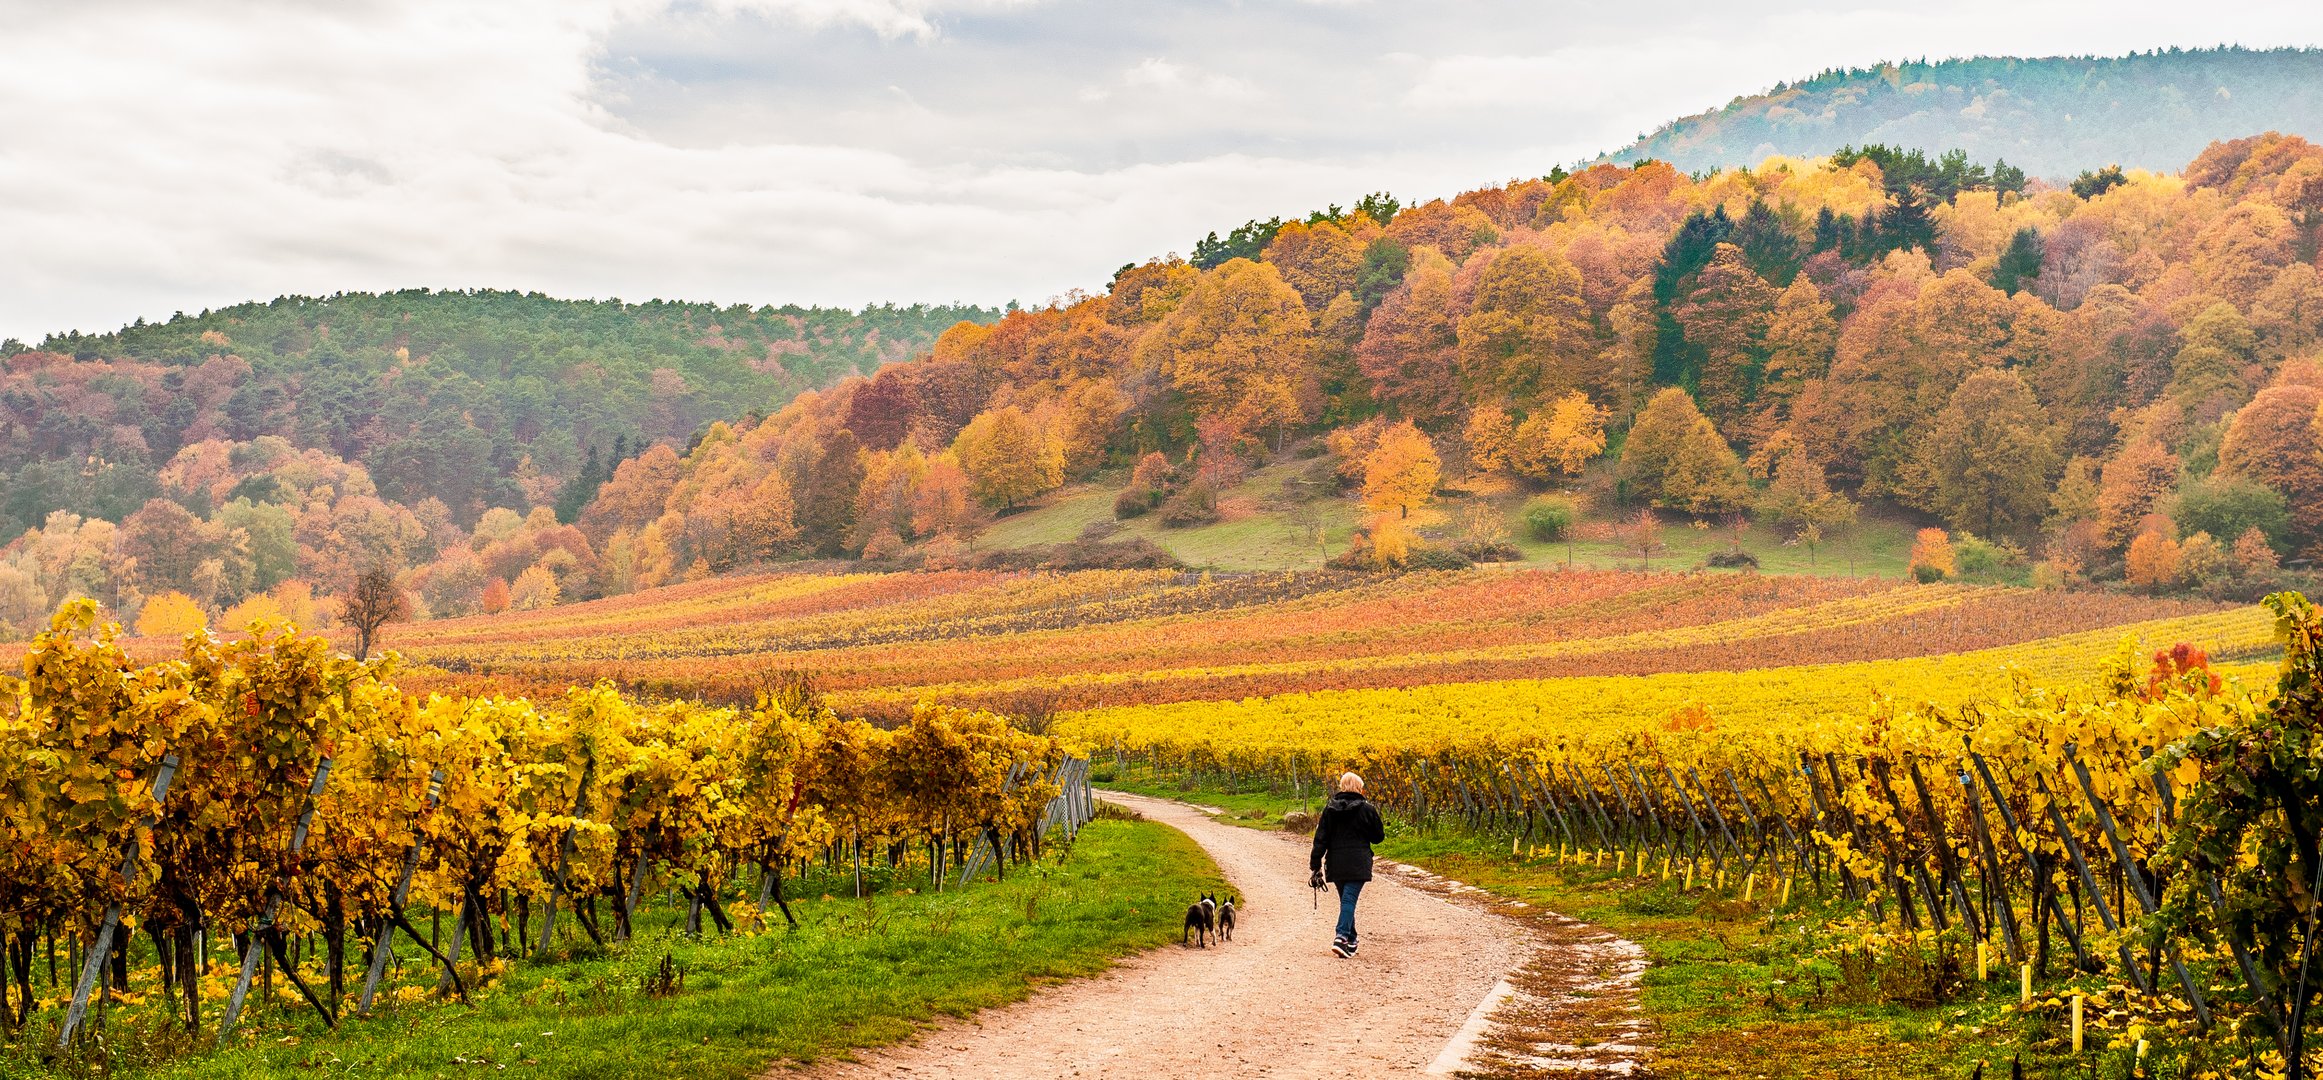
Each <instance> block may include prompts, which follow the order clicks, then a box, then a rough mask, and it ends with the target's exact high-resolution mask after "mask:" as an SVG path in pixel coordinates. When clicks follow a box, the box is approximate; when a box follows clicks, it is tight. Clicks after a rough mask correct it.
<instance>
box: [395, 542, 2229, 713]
mask: <svg viewBox="0 0 2323 1080" xmlns="http://www.w3.org/2000/svg"><path fill="white" fill-rule="evenodd" d="M2132 632H2134V633H2138V634H2140V635H2142V636H2145V637H2151V638H2155V639H2160V638H2164V637H2167V638H2170V639H2171V640H2173V641H2174V640H2177V639H2179V638H2189V639H2197V640H2201V641H2204V642H2205V643H2206V644H2208V645H2210V646H2211V647H2213V648H2214V649H2215V650H2222V653H2221V655H2222V657H2223V658H2228V659H2231V658H2232V657H2234V656H2235V655H2236V653H2235V652H2234V650H2235V649H2238V648H2240V649H2246V650H2248V649H2258V648H2263V647H2264V642H2265V640H2266V625H2265V620H2264V619H2263V618H2262V617H2260V616H2259V615H2258V613H2257V612H2256V610H2255V609H2227V608H2223V607H2221V606H2219V605H2214V604H2204V603H2197V602H2189V601H2158V600H2147V599H2141V598H2135V597H2128V596H2119V595H2110V594H2099V593H2054V592H2034V591H2027V590H2021V589H2009V588H2001V587H1971V586H1959V585H1937V586H1921V585H1912V584H1903V583H1898V582H1895V581H1882V580H1868V579H1843V578H1806V577H1759V576H1753V575H1727V574H1672V573H1654V574H1643V573H1634V572H1622V571H1603V570H1580V571H1567V572H1552V571H1513V572H1512V571H1490V570H1487V571H1470V572H1454V573H1431V574H1410V575H1403V576H1398V577H1388V578H1383V577H1377V576H1372V575H1363V574H1341V573H1329V572H1299V573H1274V574H1249V575H1234V576H1227V575H1216V576H1213V575H1206V574H1181V573H1172V572H1165V571H1087V572H1079V573H1069V574H1052V573H1013V572H985V571H960V572H942V573H928V574H844V575H771V576H761V577H752V578H739V579H722V580H717V581H706V582H698V583H693V584H687V585H680V586H675V587H672V588H667V589H660V590H655V591H652V592H647V593H640V594H636V595H633V596H627V597H622V598H619V599H614V600H605V601H597V602H593V603H587V604H576V605H572V606H570V607H560V608H553V609H549V610H546V611H539V612H529V613H510V614H505V615H501V616H496V617H489V618H478V619H464V620H446V621H439V622H428V623H417V624H410V625H405V626H399V627H395V628H393V629H392V630H391V631H390V633H389V635H388V638H387V646H388V647H390V648H394V649H396V650H399V651H400V652H402V653H403V655H404V656H405V658H406V661H407V664H408V665H409V666H408V667H407V668H406V670H405V673H404V676H403V681H404V682H405V683H406V684H407V685H412V686H420V687H431V686H432V687H443V688H451V687H454V686H457V687H460V688H464V689H475V688H489V689H500V690H507V691H511V692H516V691H524V692H537V691H540V690H543V689H547V688H559V689H561V688H562V687H564V686H567V685H571V684H573V683H576V682H580V683H585V682H590V681H594V680H597V679H608V678H609V679H613V680H615V681H616V682H619V683H621V684H622V685H624V686H627V687H631V688H634V689H637V690H640V691H643V692H646V693H652V694H665V695H679V696H694V695H698V696H704V697H711V698H720V699H735V698H742V697H746V696H748V695H749V693H750V692H751V691H752V689H753V688H754V687H756V686H757V685H759V684H760V683H761V682H762V681H763V680H764V679H766V678H767V677H768V676H769V675H771V674H772V673H774V672H777V671H784V670H791V671H807V672H812V673H814V674H815V675H816V677H817V679H818V680H819V681H820V683H821V685H822V686H823V688H824V689H825V691H826V692H827V693H829V694H830V696H831V699H832V702H833V704H834V705H835V706H837V707H838V708H839V709H841V710H842V711H849V712H861V713H865V714H869V715H875V716H901V715H904V714H907V713H908V712H909V711H910V709H911V707H912V705H913V704H914V703H915V702H917V701H919V700H921V699H923V698H933V699H937V700H941V701H946V702H951V703H958V704H976V705H991V706H997V707H1001V708H1005V709H1009V710H1011V711H1020V712H1037V713H1041V714H1044V715H1047V714H1055V713H1060V712H1075V713H1078V712H1085V711H1087V710H1093V709H1109V708H1118V707H1127V706H1166V705H1170V704H1172V703H1193V702H1220V701H1228V702H1233V701H1244V700H1245V699H1250V698H1255V697H1262V696H1271V695H1284V694H1297V695H1303V696H1302V697H1300V698H1298V699H1296V701H1297V703H1298V707H1299V708H1307V707H1310V704H1311V703H1315V702H1332V701H1337V700H1338V699H1335V698H1331V697H1329V695H1331V694H1336V693H1341V692H1348V691H1373V692H1377V691H1387V690H1397V689H1404V688H1420V687H1431V686H1438V685H1441V684H1462V685H1466V684H1489V685H1490V686H1492V687H1496V688H1497V689H1495V690H1493V691H1491V692H1492V693H1495V694H1499V695H1501V696H1503V697H1506V698H1508V699H1509V700H1521V701H1522V702H1524V704H1523V705H1522V707H1521V712H1522V713H1523V714H1524V715H1525V716H1527V717H1532V716H1534V715H1536V713H1537V714H1538V715H1541V716H1554V715H1563V714H1569V713H1573V712H1574V711H1575V710H1576V709H1581V708H1584V707H1585V708H1587V709H1590V710H1598V709H1613V710H1615V711H1617V712H1628V713H1635V714H1637V715H1646V714H1650V715H1651V716H1652V717H1655V718H1658V717H1660V716H1661V715H1662V714H1663V713H1665V712H1667V711H1668V710H1669V709H1670V708H1673V707H1676V706H1677V705H1681V704H1685V703H1686V702H1688V701H1690V700H1696V699H1702V700H1705V701H1708V700H1710V699H1717V700H1718V701H1720V702H1721V704H1720V705H1717V706H1713V711H1720V712H1724V711H1727V710H1728V709H1730V708H1731V709H1733V710H1736V711H1737V712H1738V713H1739V712H1743V711H1747V710H1746V709H1744V707H1743V706H1742V705H1741V704H1740V702H1741V701H1742V700H1744V699H1748V700H1750V701H1754V702H1757V703H1758V705H1757V706H1755V707H1756V708H1761V709H1777V710H1782V709H1798V708H1809V707H1826V706H1834V705H1837V704H1839V703H1842V702H1845V703H1849V704H1860V703H1861V702H1863V701H1864V700H1866V699H1867V698H1868V696H1869V694H1870V693H1871V692H1872V691H1874V690H1885V691H1887V692H1890V693H1907V692H1908V691H1909V688H1910V687H1912V686H1919V685H1926V686H1931V687H1934V689H1935V691H1942V690H1944V689H1946V688H1951V689H1956V690H1960V691H1963V692H1965V691H1966V690H1968V689H1969V688H1970V685H1971V684H1972V683H1977V682H1981V681H1984V680H1982V679H1979V678H1977V676H1979V675H1983V674H1988V673H1991V674H1996V673H1997V672H1998V670H1999V668H2000V667H2002V666H2004V665H2006V664H2009V663H2012V662H2014V663H2018V664H2020V665H2030V666H2032V667H2035V668H2038V669H2040V670H2042V671H2044V672H2051V673H2055V674H2059V675H2062V674H2064V673H2066V672H2068V671H2075V670H2086V669H2087V668H2088V665H2089V663H2090V662H2091V660H2092V659H2093V658H2095V657H2099V656H2102V655H2103V654H2105V653H2108V652H2110V651H2111V649H2112V648H2113V646H2114V645H2115V643H2116V642H2117V641H2118V640H2119V639H2120V637H2121V636H2122V635H2123V634H2124V633H2132ZM2049 639H2059V640H2057V641H2054V642H2051V641H2050V640H2049ZM1742 673H1749V674H1747V675H1745V674H1742ZM1606 679H1612V680H1614V681H1613V682H1610V683H1601V682H1591V681H1589V680H1606ZM1483 692H1485V691H1483V690H1475V689H1463V690H1459V691H1441V690H1420V691H1415V693H1416V694H1417V695H1418V696H1416V697H1409V698H1398V699H1397V700H1409V701H1414V702H1417V701H1423V700H1427V699H1428V697H1429V695H1441V694H1444V693H1460V694H1463V695H1473V694H1476V693H1483ZM1318 695H1320V696H1318ZM1935 696H1938V697H1941V696H1944V695H1943V694H1942V693H1941V692H1937V693H1935ZM1729 699H1732V702H1733V703H1732V704H1727V702H1728V700H1729ZM1565 701H1571V702H1573V703H1574V705H1573V708H1566V707H1565V706H1564V705H1561V704H1559V703H1560V702H1565ZM1620 702H1630V703H1631V704H1627V705H1624V704H1620ZM1290 707H1291V705H1290V703H1289V702H1282V703H1276V704H1270V705H1266V706H1259V705H1254V704H1247V703H1246V704H1244V705H1242V706H1239V708H1242V709H1248V710H1252V711H1254V712H1255V713H1257V714H1261V715H1268V716H1283V717H1286V718H1287V716H1288V715H1289V714H1288V713H1286V712H1285V711H1284V710H1285V709H1288V708H1290ZM1315 707H1320V706H1315ZM1332 707H1336V706H1332ZM1367 707H1368V706H1367ZM1430 707H1433V706H1430ZM1156 715H1168V714H1156ZM1188 715H1190V714H1188ZM1203 715H1205V716H1215V715H1220V714H1217V713H1215V712H1214V711H1211V710H1205V711H1204V713H1203ZM1141 722H1142V721H1141ZM1533 722H1534V721H1530V720H1528V723H1533ZM1077 723H1087V722H1086V721H1077ZM1176 723H1178V721H1176V720H1170V721H1166V722H1165V726H1170V725H1175V724H1176ZM1080 730H1084V731H1086V732H1088V733H1090V734H1092V735H1095V734H1097V733H1099V732H1100V731H1105V730H1112V731H1115V732H1116V733H1118V730H1119V729H1116V728H1104V727H1089V726H1084V727H1082V728H1081V729H1080ZM1342 734H1343V735H1348V736H1353V735H1355V733H1354V732H1352V731H1348V732H1343V733H1342Z"/></svg>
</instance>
